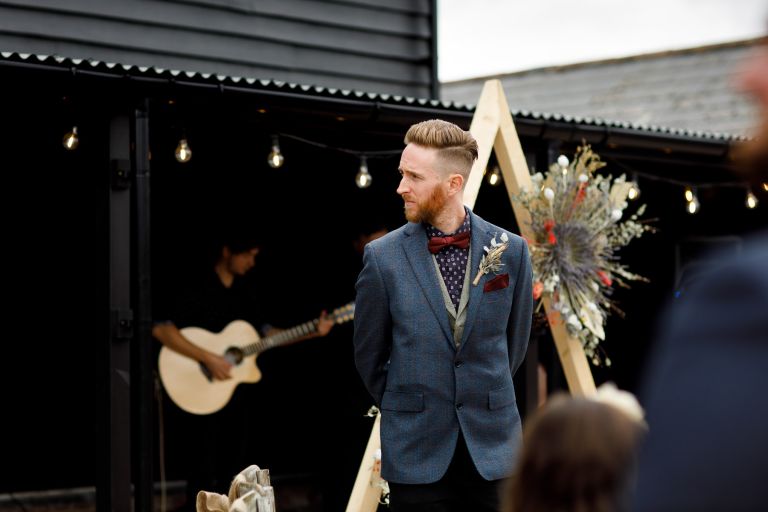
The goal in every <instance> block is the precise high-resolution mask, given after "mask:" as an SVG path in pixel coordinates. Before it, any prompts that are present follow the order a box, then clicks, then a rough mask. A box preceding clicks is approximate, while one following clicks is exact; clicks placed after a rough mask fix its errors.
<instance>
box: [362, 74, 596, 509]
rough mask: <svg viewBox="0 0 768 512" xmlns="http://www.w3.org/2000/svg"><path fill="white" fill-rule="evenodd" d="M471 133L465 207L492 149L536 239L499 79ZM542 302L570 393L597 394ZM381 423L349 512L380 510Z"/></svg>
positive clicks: (485, 95) (524, 168)
mask: <svg viewBox="0 0 768 512" xmlns="http://www.w3.org/2000/svg"><path fill="white" fill-rule="evenodd" d="M469 131H470V132H471V133H472V135H473V136H474V137H475V140H477V144H478V150H479V151H478V158H477V160H476V161H475V163H474V165H473V166H472V171H471V172H470V174H469V179H468V180H467V184H466V187H465V189H464V204H466V205H467V206H468V207H470V208H472V207H474V205H475V201H476V200H477V194H478V192H479V191H480V185H481V184H482V181H483V171H484V170H485V168H486V166H487V165H488V160H489V159H490V157H491V150H495V151H496V160H497V161H498V163H499V169H500V170H501V175H502V177H503V181H504V184H505V186H506V188H507V193H508V194H509V198H510V202H511V203H512V209H513V211H514V213H515V218H516V219H517V225H518V226H519V227H520V231H521V234H522V235H523V236H524V237H525V238H527V239H528V240H533V239H534V238H535V237H534V236H533V233H532V232H531V229H530V225H531V215H530V213H529V212H528V210H526V209H525V208H524V207H523V206H522V205H521V204H520V203H518V202H516V201H513V197H514V196H516V195H518V194H520V191H521V190H523V189H527V190H530V189H531V187H532V182H531V175H530V172H529V171H528V163H527V162H526V160H525V155H524V153H523V148H522V145H521V144H520V139H519V138H518V136H517V130H516V129H515V124H514V121H513V120H512V114H511V113H510V110H509V105H508V104H507V98H506V96H505V94H504V90H503V89H502V87H501V82H500V81H499V80H488V81H487V82H485V85H484V86H483V91H482V93H481V94H480V99H479V101H478V102H477V107H476V108H475V115H474V116H473V118H472V124H471V125H470V128H469ZM542 301H543V303H544V309H545V311H546V314H547V318H548V319H549V327H550V329H551V331H552V337H553V339H554V341H555V346H556V347H557V353H558V355H559V356H560V362H561V364H562V365H563V371H564V373H565V378H566V380H567V382H568V387H569V389H570V391H571V393H572V394H574V395H591V394H593V393H594V392H595V381H594V379H593V378H592V372H591V371H590V369H589V363H588V362H587V357H586V355H585V354H584V348H583V347H582V346H581V342H579V340H577V339H576V338H574V337H573V336H571V335H569V334H568V331H567V330H566V328H565V324H564V323H563V321H562V319H561V318H560V315H558V314H554V313H556V312H555V311H554V310H553V309H552V304H551V301H550V300H549V298H548V297H544V298H543V299H542ZM380 419H381V418H380V416H378V415H377V416H376V420H375V422H374V426H373V430H372V432H371V437H370V438H369V440H368V446H367V448H366V450H365V455H364V456H363V461H362V463H361V464H360V470H359V471H358V473H357V479H356V480H355V485H354V487H353V488H352V495H351V496H350V499H349V503H348V504H347V512H373V511H375V510H376V508H377V506H378V503H379V498H380V496H381V489H382V488H381V485H380V484H381V473H380V468H381V463H380V457H381V450H380V447H381V440H380V438H379V425H380Z"/></svg>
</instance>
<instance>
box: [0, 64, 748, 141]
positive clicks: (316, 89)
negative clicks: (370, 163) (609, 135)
mask: <svg viewBox="0 0 768 512" xmlns="http://www.w3.org/2000/svg"><path fill="white" fill-rule="evenodd" d="M0 63H7V64H10V65H12V64H13V63H18V64H19V65H25V64H31V65H40V66H48V67H58V68H62V69H67V70H73V71H74V72H78V71H82V72H86V73H87V72H101V73H107V74H112V75H116V76H139V77H149V78H154V79H160V80H169V81H189V82H193V83H209V84H219V85H222V86H237V87H242V88H248V89H253V90H265V91H280V92H290V93H297V94H302V95H310V96H316V97H324V98H336V99H347V100H362V101H374V102H380V103H383V104H387V105H401V106H413V107H430V108H436V109H442V110H447V111H453V112H465V113H472V112H474V109H475V105H473V104H470V103H463V102H460V101H441V100H435V99H428V98H415V97H411V96H399V95H390V94H379V93H370V92H365V91H358V90H353V89H341V88H332V87H322V86H315V85H306V84H296V83H290V82H282V81H278V80H261V79H257V78H252V77H240V76H229V75H221V74H213V73H200V72H196V71H185V70H176V69H164V68H159V67H151V66H137V65H132V64H121V63H115V62H104V61H98V60H93V59H78V58H72V57H61V56H57V55H40V54H31V53H18V52H0ZM478 95H479V92H478ZM512 115H513V116H514V117H515V118H516V119H529V120H534V121H535V120H540V121H549V122H560V123H564V124H577V125H583V126H595V127H609V128H622V129H626V130H631V131H637V132H643V133H646V134H654V135H659V136H677V137H684V138H690V139H698V140H702V141H713V142H715V141H717V142H729V141H736V140H743V139H744V137H743V136H740V135H736V134H729V133H712V132H706V131H703V130H690V129H684V128H670V127H664V126H656V125H650V124H641V123H633V122H626V121H612V120H608V119H603V118H600V117H590V116H580V115H567V114H556V113H547V112H540V111H531V110H513V111H512Z"/></svg>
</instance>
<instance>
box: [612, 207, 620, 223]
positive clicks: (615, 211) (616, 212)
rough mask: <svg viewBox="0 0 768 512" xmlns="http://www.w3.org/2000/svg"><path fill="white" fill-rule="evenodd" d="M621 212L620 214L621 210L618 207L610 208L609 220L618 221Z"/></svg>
mask: <svg viewBox="0 0 768 512" xmlns="http://www.w3.org/2000/svg"><path fill="white" fill-rule="evenodd" d="M621 214H622V212H621V210H619V209H618V208H614V209H613V210H611V220H613V221H614V222H615V221H618V220H619V219H620V218H621Z"/></svg>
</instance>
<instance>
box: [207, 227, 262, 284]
mask: <svg viewBox="0 0 768 512" xmlns="http://www.w3.org/2000/svg"><path fill="white" fill-rule="evenodd" d="M216 238H217V239H218V240H217V247H218V254H217V255H216V263H217V264H223V265H224V267H225V268H226V269H227V270H228V271H229V272H230V273H232V274H233V275H236V276H243V275H245V274H247V273H248V271H249V270H251V269H252V268H253V267H254V266H255V265H256V255H258V254H259V250H260V248H261V242H260V240H259V239H258V238H257V237H256V236H255V235H253V234H251V233H250V232H249V231H248V230H242V231H241V230H235V229H234V228H233V229H227V228H223V229H222V231H221V232H220V233H219V234H218V236H217V237H216Z"/></svg>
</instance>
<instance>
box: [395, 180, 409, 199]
mask: <svg viewBox="0 0 768 512" xmlns="http://www.w3.org/2000/svg"><path fill="white" fill-rule="evenodd" d="M407 191H408V187H407V186H406V185H405V177H402V178H400V183H399V184H398V185H397V193H398V194H400V195H403V194H405V193H406V192H407Z"/></svg>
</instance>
